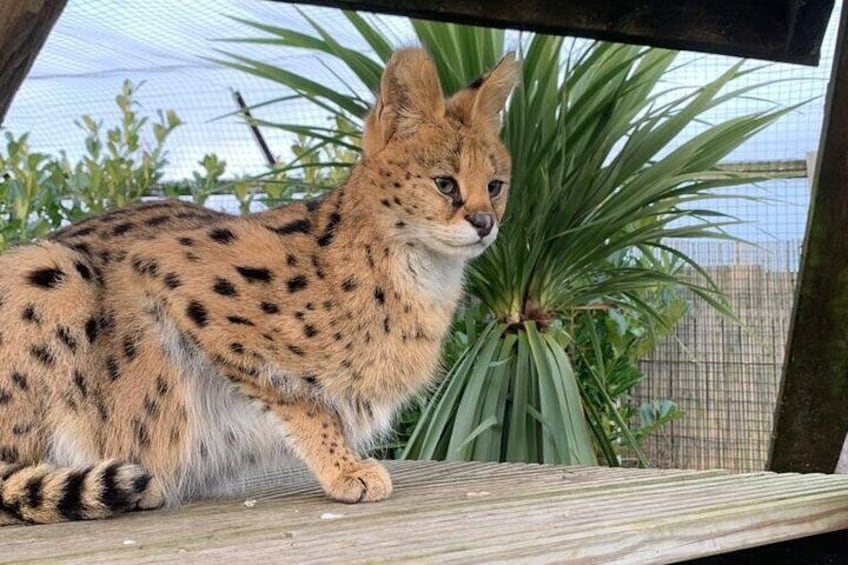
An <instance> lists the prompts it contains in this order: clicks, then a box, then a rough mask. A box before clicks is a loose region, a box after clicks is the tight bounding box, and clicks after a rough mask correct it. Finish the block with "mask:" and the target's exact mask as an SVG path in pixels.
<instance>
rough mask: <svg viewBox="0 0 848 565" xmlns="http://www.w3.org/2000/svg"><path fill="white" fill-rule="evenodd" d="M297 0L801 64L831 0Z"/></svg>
mask: <svg viewBox="0 0 848 565" xmlns="http://www.w3.org/2000/svg"><path fill="white" fill-rule="evenodd" d="M276 1H278V2H280V1H289V2H290V1H292V0H276ZM298 1H299V2H303V1H305V2H306V3H308V4H319V5H324V6H335V7H338V8H347V9H351V10H364V11H373V12H384V13H389V14H400V15H406V16H411V17H416V18H424V19H432V20H445V21H455V22H459V23H466V24H475V25H483V26H491V27H509V28H517V29H529V30H534V31H541V32H546V33H554V34H558V35H578V36H583V37H592V38H596V39H603V40H607V41H622V42H625V43H640V44H645V45H656V46H659V47H668V48H671V49H687V50H695V51H706V52H708V53H722V54H725V55H736V56H739V57H754V58H758V59H769V60H773V61H785V62H789V63H803V64H807V65H816V64H818V60H819V49H820V47H821V42H822V39H823V38H824V32H825V29H826V28H827V23H828V18H829V16H830V13H831V11H832V9H833V3H834V2H833V0H675V1H669V0H638V1H634V0H595V1H594V2H586V0H534V1H532V2H513V1H498V2H479V1H477V0H407V1H405V2H397V1H396V0H298Z"/></svg>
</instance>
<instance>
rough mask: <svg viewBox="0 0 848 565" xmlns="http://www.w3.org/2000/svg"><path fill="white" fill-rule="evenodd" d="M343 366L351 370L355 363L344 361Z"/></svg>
mask: <svg viewBox="0 0 848 565" xmlns="http://www.w3.org/2000/svg"><path fill="white" fill-rule="evenodd" d="M341 365H342V367H344V368H345V369H350V368H351V367H353V362H352V361H351V360H350V359H342V363H341Z"/></svg>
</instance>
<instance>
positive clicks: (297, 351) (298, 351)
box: [289, 345, 306, 357]
mask: <svg viewBox="0 0 848 565" xmlns="http://www.w3.org/2000/svg"><path fill="white" fill-rule="evenodd" d="M289 351H291V352H292V353H294V354H295V355H297V356H298V357H303V356H304V355H306V352H304V351H303V349H301V348H300V347H298V346H296V345H289Z"/></svg>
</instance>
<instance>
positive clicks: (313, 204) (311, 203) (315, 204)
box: [306, 198, 323, 212]
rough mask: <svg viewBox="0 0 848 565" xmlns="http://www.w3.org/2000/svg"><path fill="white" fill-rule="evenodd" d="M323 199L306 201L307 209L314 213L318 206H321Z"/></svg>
mask: <svg viewBox="0 0 848 565" xmlns="http://www.w3.org/2000/svg"><path fill="white" fill-rule="evenodd" d="M322 200H323V199H322V198H313V199H311V200H307V201H306V209H307V210H309V211H310V212H314V211H315V210H317V209H318V206H320V205H321V201H322Z"/></svg>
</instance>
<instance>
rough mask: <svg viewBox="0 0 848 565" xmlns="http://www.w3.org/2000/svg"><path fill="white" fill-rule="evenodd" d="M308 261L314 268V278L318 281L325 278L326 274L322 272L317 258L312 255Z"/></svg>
mask: <svg viewBox="0 0 848 565" xmlns="http://www.w3.org/2000/svg"><path fill="white" fill-rule="evenodd" d="M310 259H311V261H312V266H313V267H314V268H315V276H316V277H318V278H319V279H323V278H324V277H326V276H327V274H326V273H325V272H324V269H323V267H321V262H320V261H319V260H318V257H316V256H315V255H313V256H312V257H311V258H310Z"/></svg>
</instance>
